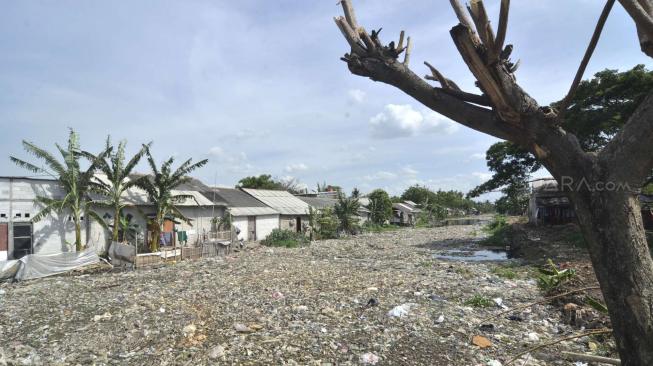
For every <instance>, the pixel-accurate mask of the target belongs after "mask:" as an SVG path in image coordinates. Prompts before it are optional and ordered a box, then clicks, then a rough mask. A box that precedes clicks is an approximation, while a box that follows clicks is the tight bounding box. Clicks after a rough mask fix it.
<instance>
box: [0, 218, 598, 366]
mask: <svg viewBox="0 0 653 366" xmlns="http://www.w3.org/2000/svg"><path fill="white" fill-rule="evenodd" d="M481 237H482V230H480V227H479V226H474V225H467V226H449V227H441V228H433V229H402V230H398V231H393V232H384V233H379V234H364V235H360V236H356V237H352V238H348V239H339V240H327V241H319V242H313V243H312V244H311V245H310V246H308V247H304V248H295V249H285V248H283V249H282V248H266V247H261V246H253V247H251V248H249V250H246V251H243V252H239V253H234V254H232V255H229V256H227V257H225V258H210V259H204V260H198V261H185V262H181V263H177V264H173V265H167V266H165V267H162V268H157V269H146V270H145V269H144V270H137V271H125V272H109V273H96V274H86V275H77V276H59V277H51V278H46V279H41V280H34V281H27V282H24V283H18V284H6V283H5V284H1V285H0V309H1V311H0V365H5V364H10V365H13V364H35V365H74V364H79V365H87V364H96V365H123V364H125V365H127V364H130V365H204V364H246V365H247V364H249V365H269V364H288V365H295V364H300V365H334V364H343V365H346V364H352V365H353V364H378V365H495V366H496V365H501V364H503V365H505V364H506V363H507V361H508V360H510V359H511V358H512V357H513V356H514V355H516V354H518V353H519V352H521V351H524V350H527V349H528V348H530V347H533V346H535V345H538V344H540V343H543V342H548V341H552V340H555V339H558V338H560V337H564V336H569V335H573V334H576V333H579V332H580V330H579V328H578V327H577V326H575V325H572V324H568V322H565V315H564V314H563V313H562V312H561V311H560V308H559V306H556V305H555V304H554V305H549V304H544V305H536V306H533V307H530V308H527V309H525V310H521V311H517V312H514V313H510V314H504V315H501V316H499V317H497V318H495V319H489V320H485V319H486V318H487V317H489V316H492V315H497V314H500V313H501V312H502V311H504V309H506V308H513V307H517V306H519V305H523V304H528V303H531V302H534V301H537V300H539V299H542V293H541V291H540V290H539V289H538V287H537V284H536V281H535V280H534V279H533V276H532V273H533V267H532V266H530V265H525V264H524V263H523V262H522V261H520V260H505V261H504V260H502V261H471V260H462V261H461V260H443V259H437V257H436V256H435V255H437V254H438V253H442V252H443V251H444V252H446V251H447V250H449V249H455V248H460V247H464V248H466V249H470V248H471V249H474V248H477V247H478V245H479V244H478V240H479V239H480V238H481ZM536 241H537V240H536ZM540 242H545V240H544V241H542V240H540ZM538 245H542V244H538ZM478 248H479V249H482V248H480V247H478ZM507 273H508V274H507ZM513 275H514V276H513ZM475 336H476V337H475ZM610 342H611V341H610V340H609V339H606V340H600V339H595V338H588V337H584V338H580V339H575V340H571V341H566V342H563V343H561V344H558V345H556V346H553V347H549V348H546V349H542V350H538V351H537V352H534V353H531V354H528V355H526V356H524V357H522V358H521V360H520V361H519V362H517V363H516V364H518V365H573V364H574V363H573V362H571V361H569V360H564V359H562V358H561V357H560V353H559V351H560V350H568V351H573V352H580V353H595V354H609V352H610V351H609V349H610Z"/></svg>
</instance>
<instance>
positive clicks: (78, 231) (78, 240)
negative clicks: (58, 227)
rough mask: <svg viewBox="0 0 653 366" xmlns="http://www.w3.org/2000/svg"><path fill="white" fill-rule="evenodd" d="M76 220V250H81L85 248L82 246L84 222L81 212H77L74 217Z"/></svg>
mask: <svg viewBox="0 0 653 366" xmlns="http://www.w3.org/2000/svg"><path fill="white" fill-rule="evenodd" d="M73 220H74V222H75V251H77V252H79V251H81V250H82V249H83V247H82V223H81V220H80V217H79V213H75V216H74V218H73Z"/></svg>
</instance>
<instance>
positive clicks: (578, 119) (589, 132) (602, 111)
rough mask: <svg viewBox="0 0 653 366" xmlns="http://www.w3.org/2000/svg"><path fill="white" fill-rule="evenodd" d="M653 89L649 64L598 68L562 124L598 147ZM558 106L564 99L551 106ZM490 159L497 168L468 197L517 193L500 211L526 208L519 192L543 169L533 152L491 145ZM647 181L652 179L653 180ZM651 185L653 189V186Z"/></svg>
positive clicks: (491, 166)
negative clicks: (492, 192) (619, 70)
mask: <svg viewBox="0 0 653 366" xmlns="http://www.w3.org/2000/svg"><path fill="white" fill-rule="evenodd" d="M651 89H653V72H651V71H649V70H647V69H646V68H645V67H644V65H637V66H635V67H634V68H633V69H631V70H628V71H625V72H618V70H604V71H601V72H598V73H596V74H595V75H594V78H592V79H591V80H584V81H582V82H581V83H580V85H579V87H578V90H577V91H576V93H575V94H574V97H573V98H572V100H571V103H570V104H569V107H568V109H567V111H566V112H565V124H564V125H563V128H564V129H565V130H566V131H568V132H571V133H573V134H574V135H576V137H577V138H578V140H579V142H580V145H581V146H582V147H583V149H584V150H586V151H598V150H600V149H602V148H603V146H605V145H606V144H607V143H608V142H609V141H610V140H611V139H612V138H613V137H614V135H615V134H616V133H617V131H619V130H620V129H621V127H622V126H623V125H624V124H625V123H626V121H627V120H628V118H629V117H630V116H631V115H632V114H633V112H634V111H635V108H637V106H638V105H639V104H640V103H641V102H642V101H643V100H644V98H645V97H646V95H648V93H649V92H650V91H651ZM559 105H560V102H558V103H554V104H553V105H552V106H553V107H557V106H559ZM486 160H487V165H488V168H489V170H490V171H491V172H493V176H492V178H491V179H490V180H489V181H487V182H485V183H483V184H481V185H479V186H478V187H476V188H474V189H473V190H472V191H470V192H469V194H468V195H469V196H470V197H476V196H478V195H480V194H483V193H487V192H491V191H495V190H497V189H501V191H502V193H503V194H504V196H507V197H511V196H514V195H517V196H516V197H515V198H507V199H505V200H503V201H502V202H501V203H499V202H497V210H498V211H499V208H501V210H502V211H499V212H504V213H510V214H512V213H519V214H521V213H522V212H524V208H525V206H524V199H523V198H522V197H521V196H520V193H519V192H527V190H526V189H525V188H526V187H527V186H528V177H529V175H530V174H531V173H534V172H535V171H537V170H539V169H540V168H541V164H540V163H539V162H538V161H537V159H536V158H535V156H533V155H532V154H531V153H530V152H528V151H527V150H525V149H522V148H520V147H518V146H517V145H515V144H513V143H510V142H500V143H496V144H494V145H492V146H491V147H490V148H489V149H488V151H487V156H486ZM648 183H653V180H649V181H647V182H646V184H648ZM502 187H503V188H502ZM646 189H647V190H651V191H653V187H647V188H646ZM523 194H524V193H521V195H523Z"/></svg>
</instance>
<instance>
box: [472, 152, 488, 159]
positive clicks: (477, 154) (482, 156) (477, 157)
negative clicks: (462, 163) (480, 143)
mask: <svg viewBox="0 0 653 366" xmlns="http://www.w3.org/2000/svg"><path fill="white" fill-rule="evenodd" d="M469 158H470V159H477V160H481V159H485V153H476V154H472V155H470V156H469Z"/></svg>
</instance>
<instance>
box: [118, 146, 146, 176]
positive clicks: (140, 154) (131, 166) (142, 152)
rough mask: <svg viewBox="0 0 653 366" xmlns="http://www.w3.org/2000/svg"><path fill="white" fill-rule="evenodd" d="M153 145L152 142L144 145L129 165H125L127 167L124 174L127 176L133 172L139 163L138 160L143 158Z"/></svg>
mask: <svg viewBox="0 0 653 366" xmlns="http://www.w3.org/2000/svg"><path fill="white" fill-rule="evenodd" d="M150 146H152V142H151V141H150V142H148V143H147V144H144V145H143V147H142V148H141V149H140V150H139V151H138V152H137V153H136V155H134V156H133V157H132V158H131V159H130V160H129V162H128V163H127V165H125V168H124V169H123V171H124V173H123V176H124V177H127V176H129V174H131V172H132V170H134V168H135V167H136V165H138V162H139V161H140V160H141V159H142V158H143V156H144V155H145V153H146V152H147V151H148V149H149V148H150Z"/></svg>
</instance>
